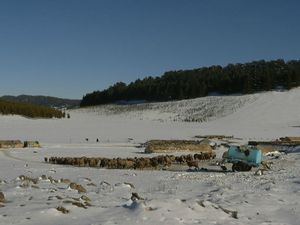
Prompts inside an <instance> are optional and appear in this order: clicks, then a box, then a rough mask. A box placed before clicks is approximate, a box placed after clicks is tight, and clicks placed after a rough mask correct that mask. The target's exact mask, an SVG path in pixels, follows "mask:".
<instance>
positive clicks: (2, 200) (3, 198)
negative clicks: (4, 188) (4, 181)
mask: <svg viewBox="0 0 300 225" xmlns="http://www.w3.org/2000/svg"><path fill="white" fill-rule="evenodd" d="M0 202H3V203H4V202H5V196H4V194H3V192H0Z"/></svg>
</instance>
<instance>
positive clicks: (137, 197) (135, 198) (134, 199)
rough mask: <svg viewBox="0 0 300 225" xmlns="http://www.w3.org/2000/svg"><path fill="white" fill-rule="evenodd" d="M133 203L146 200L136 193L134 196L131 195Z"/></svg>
mask: <svg viewBox="0 0 300 225" xmlns="http://www.w3.org/2000/svg"><path fill="white" fill-rule="evenodd" d="M130 199H131V200H132V201H136V200H144V199H143V198H141V197H140V196H139V194H138V193H136V192H133V193H132V194H131V198H130Z"/></svg>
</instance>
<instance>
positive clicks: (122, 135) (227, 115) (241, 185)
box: [0, 88, 300, 225]
mask: <svg viewBox="0 0 300 225" xmlns="http://www.w3.org/2000/svg"><path fill="white" fill-rule="evenodd" d="M70 114H71V119H63V120H58V119H57V120H56V119H55V120H44V119H38V120H32V119H26V118H23V117H19V116H0V139H20V140H23V141H24V140H38V141H40V143H41V144H42V146H43V148H42V149H14V150H1V151H0V192H3V193H4V195H5V199H6V201H5V202H4V203H0V224H62V225H63V224H83V225H84V224H95V225H96V224H295V225H296V224H299V221H300V214H299V213H300V164H299V160H300V153H299V152H295V153H291V154H288V155H281V156H280V157H279V159H275V158H272V157H270V158H269V160H271V161H272V162H273V165H272V169H271V170H270V171H266V172H265V173H264V174H263V175H262V176H255V175H254V173H255V169H254V170H253V171H250V172H239V173H233V172H220V171H211V172H207V171H197V172H193V171H192V172H191V171H152V170H146V171H138V170H108V169H95V168H75V167H70V166H62V165H51V164H46V163H44V162H43V159H44V157H49V156H102V157H141V156H145V155H144V154H142V153H141V152H142V151H143V149H142V148H137V147H136V146H137V145H138V144H139V143H142V142H144V141H147V140H151V139H193V137H194V136H195V135H209V134H223V135H234V136H235V137H236V138H240V139H241V140H240V141H241V142H246V141H248V140H251V139H255V140H269V139H275V138H278V137H281V136H300V89H299V88H297V89H293V90H291V91H288V92H266V93H260V94H254V95H246V96H223V97H222V96H216V97H214V96H210V97H206V98H199V99H193V100H185V101H176V102H167V103H152V104H141V105H135V106H112V105H110V106H101V107H93V108H87V109H79V110H74V111H71V112H70ZM195 120H197V121H204V122H202V123H200V122H184V121H195ZM86 138H88V141H86ZM97 138H98V139H99V140H100V142H99V143H97V142H96V139H97ZM217 151H221V150H217ZM218 155H220V154H218ZM146 156H147V155H146ZM216 169H218V168H216ZM20 175H24V176H26V177H27V178H26V177H23V176H21V177H20ZM43 175H44V176H43ZM28 177H30V178H28ZM61 178H63V179H69V180H70V181H71V182H74V183H77V184H80V185H82V186H83V187H84V188H85V189H86V193H78V192H77V191H76V190H74V189H72V188H70V183H68V182H64V180H62V182H56V181H58V180H60V179H61ZM134 192H136V193H138V194H139V195H140V196H141V197H142V198H144V200H139V201H132V200H131V199H130V197H131V194H132V193H134ZM82 196H83V197H82ZM86 197H88V198H89V199H90V201H89V200H88V199H87V198H86ZM80 203H81V204H80ZM1 205H3V206H4V207H1ZM60 206H62V207H64V208H65V209H67V210H69V213H67V214H63V213H62V212H60V211H58V210H57V209H56V208H57V207H60ZM82 206H84V207H85V208H83V207H82Z"/></svg>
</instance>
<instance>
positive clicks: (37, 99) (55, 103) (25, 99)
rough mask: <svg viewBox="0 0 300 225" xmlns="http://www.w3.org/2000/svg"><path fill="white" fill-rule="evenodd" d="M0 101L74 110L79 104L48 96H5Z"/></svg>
mask: <svg viewBox="0 0 300 225" xmlns="http://www.w3.org/2000/svg"><path fill="white" fill-rule="evenodd" d="M0 99H3V100H6V101H11V102H21V103H29V104H34V105H41V106H48V107H56V108H76V107H78V106H79V104H80V100H75V99H74V100H73V99H63V98H56V97H50V96H32V95H19V96H10V95H5V96H2V97H1V98H0Z"/></svg>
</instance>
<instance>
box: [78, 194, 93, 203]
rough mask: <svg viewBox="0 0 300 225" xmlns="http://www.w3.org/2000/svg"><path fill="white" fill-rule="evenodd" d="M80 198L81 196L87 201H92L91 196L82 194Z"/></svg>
mask: <svg viewBox="0 0 300 225" xmlns="http://www.w3.org/2000/svg"><path fill="white" fill-rule="evenodd" d="M80 198H81V199H82V200H83V201H86V202H90V201H91V199H90V198H89V197H87V196H86V195H82V196H81V197H80Z"/></svg>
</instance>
